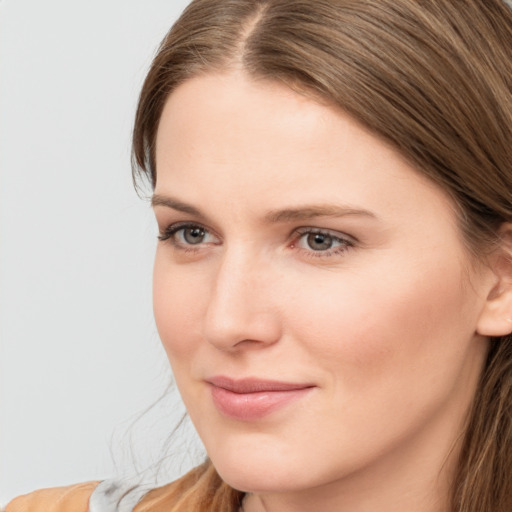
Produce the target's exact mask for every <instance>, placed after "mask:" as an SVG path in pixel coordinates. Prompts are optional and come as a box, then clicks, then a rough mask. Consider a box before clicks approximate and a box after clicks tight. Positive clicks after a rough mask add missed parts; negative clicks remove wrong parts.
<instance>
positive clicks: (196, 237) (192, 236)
mask: <svg viewBox="0 0 512 512" xmlns="http://www.w3.org/2000/svg"><path fill="white" fill-rule="evenodd" d="M183 236H184V238H185V240H186V241H187V243H189V244H200V243H201V242H202V241H203V238H204V229H202V228H187V229H185V232H184V233H183Z"/></svg>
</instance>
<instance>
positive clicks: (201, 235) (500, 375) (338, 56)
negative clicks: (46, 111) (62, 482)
mask: <svg viewBox="0 0 512 512" xmlns="http://www.w3.org/2000/svg"><path fill="white" fill-rule="evenodd" d="M511 93H512V12H511V10H510V7H509V6H508V5H507V4H506V3H504V2H503V1H502V0H490V1H489V0H486V1H483V0H467V1H465V2H451V1H449V0H429V1H428V2H427V1H421V2H410V1H407V0H393V1H391V0H379V1H378V2H377V1H376V2H368V1H363V0H352V1H350V0H336V1H335V0H315V1H307V2H305V1H304V2H303V1H291V0H261V1H254V0H196V1H194V2H192V3H191V4H190V6H189V7H188V9H187V10H186V11H185V12H184V13H183V15H182V17H181V18H180V20H178V22H177V23H176V24H175V26H174V27H173V28H172V29H171V31H170V32H169V34H168V35H167V37H166V38H165V40H164V42H163V43H162V46H161V48H160V50H159V52H158V55H157V56H156V58H155V60H154V62H153V65H152V67H151V70H150V72H149V74H148V77H147V79H146V82H145V84H144V87H143V90H142V93H141V98H140V102H139V107H138V111H137V116H136V121H135V129H134V139H133V149H134V164H135V169H136V175H137V177H139V178H141V177H148V178H149V180H150V182H151V185H152V187H153V192H154V193H153V198H152V204H153V207H154V211H155V215H156V219H157V223H158V226H159V232H160V234H159V243H158V247H157V252H156V259H155V269H154V309H155V318H156V322H157V327H158V330H159V333H160V336H161V339H162V343H163V345H164V347H165V349H166V351H167V354H168V357H169V360H170V363H171V366H172V369H173V373H174V375H175V378H176V382H177V384H178V387H179V389H180V392H181V395H182V397H183V399H184V402H185V405H186V406H187V410H188V412H189V414H190V416H191V419H192V421H193V423H194V425H195V427H196V429H197V431H198V433H199V435H200V436H201V438H202V441H203V443H204V445H205V447H206V451H207V453H208V456H209V459H208V460H207V461H206V462H205V463H204V464H203V465H202V466H200V467H198V468H196V469H194V470H193V471H192V472H190V473H188V474H187V475H185V476H184V477H183V478H181V479H180V480H178V481H177V482H174V483H172V484H169V485H168V486H165V487H162V488H160V489H156V490H153V491H151V492H149V493H148V494H147V495H145V496H144V497H143V498H142V500H141V501H140V502H139V504H138V505H136V506H135V508H134V510H135V511H136V512H143V511H149V510H151V511H160V510H161V511H164V510H165V511H167V512H171V511H178V510H180V511H183V510H189V511H201V512H202V511H206V510H215V511H217V510H222V511H224V510H226V511H237V510H242V511H245V512H259V511H271V512H274V511H277V512H285V511H286V512H288V511H294V512H299V511H304V510H322V511H331V510H332V511H341V510H347V511H348V510H350V511H351V512H366V511H370V510H372V511H373V510H380V511H381V512H385V511H388V510H389V511H391V510H392V511H397V510H404V511H406V510H407V511H411V510H414V511H415V512H434V511H435V512H448V511H450V512H454V511H457V512H474V511H479V512H481V511H485V512H505V511H510V510H511V508H512V475H511V471H512V470H511V469H510V468H511V467H512V464H511V460H510V455H509V453H510V451H509V447H510V444H511V442H512V422H511V419H512V418H511V413H510V411H511V401H512V393H511V385H512V368H511V365H512V338H511V336H510V334H511V332H512V168H511V165H512V164H511V162H512V144H511V140H512V94H511ZM91 493H92V496H91ZM117 494H119V493H117ZM117 494H116V485H115V484H112V483H110V482H106V483H102V484H100V485H99V486H98V487H95V484H85V485H82V486H78V487H72V488H67V489H63V490H62V489H61V490H56V491H41V492H39V493H34V494H32V495H29V496H27V497H23V498H19V499H18V500H15V501H14V502H13V503H12V504H11V505H10V506H8V507H7V511H8V512H17V511H20V510H31V511H33V510H36V511H37V510H45V511H46V510H54V511H59V510H70V511H75V510H76V511H82V510H86V509H87V506H88V504H89V505H90V510H91V512H96V511H99V510H116V508H118V509H119V510H132V509H133V506H134V503H131V504H129V503H128V501H129V500H128V501H127V500H124V501H123V499H117ZM113 497H114V498H113ZM138 499H139V497H138V496H137V498H136V500H138ZM123 507H124V508H123Z"/></svg>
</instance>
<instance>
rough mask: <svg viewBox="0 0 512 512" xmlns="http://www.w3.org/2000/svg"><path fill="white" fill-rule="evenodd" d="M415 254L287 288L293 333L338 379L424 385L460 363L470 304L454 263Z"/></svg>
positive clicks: (368, 384) (351, 383) (371, 386)
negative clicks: (414, 255) (297, 287)
mask: <svg viewBox="0 0 512 512" xmlns="http://www.w3.org/2000/svg"><path fill="white" fill-rule="evenodd" d="M412 261H414V260H412ZM416 261H418V264H415V265H411V259H410V258H407V259H404V261H394V264H391V262H385V261H383V265H382V266H379V267H375V268H372V267H371V266H367V267H366V268H365V272H364V273H363V272H358V271H349V272H345V273H344V275H343V276H341V275H335V274H334V275H333V276H329V278H328V279H326V280H325V281H322V282H321V283H318V282H317V283H316V286H315V285H314V283H313V282H311V283H309V286H308V283H307V282H304V276H303V282H302V286H301V288H300V289H296V290H294V291H293V292H292V293H290V294H289V296H292V297H294V300H293V302H292V303H291V307H290V311H291V312H292V313H291V317H292V320H291V321H289V322H288V324H289V325H292V326H294V327H293V329H294V331H293V337H294V338H296V339H297V340H301V343H302V345H303V347H304V348H305V349H306V350H307V352H308V354H309V356H310V358H311V360H312V361H316V363H317V364H321V365H322V366H324V367H326V368H329V370H330V373H331V375H332V378H333V379H335V380H336V379H337V380H339V381H340V382H341V384H340V382H338V385H343V386H346V387H347V388H353V389H354V390H357V392H358V393H360V392H361V391H362V390H365V389H367V390H368V392H370V390H371V392H374V391H375V389H376V388H379V389H380V390H385V389H386V388H387V389H391V388H393V391H394V392H395V391H396V389H398V388H400V386H406V387H408V388H409V389H411V390H414V389H416V390H417V391H418V392H423V391H422V388H423V387H424V386H432V383H433V382H437V383H438V384H439V386H440V387H441V383H443V382H444V384H446V379H447V378H450V377H449V376H447V375H446V370H447V369H448V368H452V369H456V368H454V367H456V366H457V365H462V364H463V363H464V351H467V350H469V349H470V341H471V339H472V335H473V332H474V330H473V327H472V316H475V312H476V309H475V302H474V301H472V300H471V298H470V297H471V294H469V293H468V292H467V291H465V290H464V286H463V276H462V272H461V268H460V265H459V264H458V261H457V260H453V261H451V262H450V261H446V258H445V259H444V260H443V261H441V260H440V261H436V260H435V259H432V258H429V260H428V261H427V260H425V261H423V262H422V261H421V260H420V259H418V260H416ZM386 263H387V264H386ZM425 275H428V279H426V278H425ZM304 290H316V291H315V292H314V293H311V292H308V293H304ZM443 372H445V373H443ZM377 393H378V394H379V395H380V394H381V393H380V392H379V391H377Z"/></svg>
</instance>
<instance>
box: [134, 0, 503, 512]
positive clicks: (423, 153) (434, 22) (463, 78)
mask: <svg viewBox="0 0 512 512" xmlns="http://www.w3.org/2000/svg"><path fill="white" fill-rule="evenodd" d="M234 67H242V68H243V69H244V71H245V72H246V73H248V74H249V75H250V76H253V77H255V78H258V79H266V80H271V81H279V82H281V83H283V84H286V85H287V86H289V87H292V88H294V89H295V90H298V91H300V92H302V93H304V94H312V95H313V96H314V97H317V98H321V99H322V100H323V101H328V102H330V103H331V104H333V105H336V106H338V107H341V108H342V109H343V110H344V111H345V112H347V113H349V114H350V115H351V116H353V117H354V118H355V119H357V120H359V121H360V122H361V123H362V124H363V125H365V126H366V127H367V128H368V129H370V130H371V131H372V132H373V133H375V134H376V135H378V136H379V137H382V138H383V139H385V140H386V141H388V142H389V143H391V144H392V145H393V146H394V147H395V148H396V149H397V150H398V151H400V152H401V153H402V155H404V156H405V157H406V158H408V159H409V161H410V162H411V163H412V164H413V165H414V166H415V167H416V168H417V169H418V171H419V172H422V173H424V174H425V175H427V176H428V177H429V178H430V179H432V180H433V181H434V182H436V183H437V184H438V185H439V186H441V187H442V188H443V189H444V190H445V191H447V192H448V193H449V194H450V195H451V197H452V198H453V201H454V204H455V205H456V206H457V208H458V213H459V219H460V225H461V230H462V232H463V233H464V238H465V241H466V243H467V246H468V248H469V249H470V250H471V251H472V252H473V253H474V254H475V255H477V256H478V255H479V256H482V255H483V254H485V253H487V252H488V251H489V250H490V249H491V248H492V247H493V246H494V244H496V243H497V242H498V241H499V236H498V228H499V226H500V225H502V224H503V223H505V222H511V221H512V10H511V9H510V6H509V5H507V4H506V3H505V2H504V1H503V0H460V1H453V0H415V1H412V0H194V1H193V2H192V3H191V4H190V5H189V7H188V8H187V9H186V10H185V11H184V13H183V14H182V16H181V18H180V19H179V20H178V21H177V23H176V24H175V25H174V26H173V27H172V29H171V30H170V32H169V33H168V34H167V36H166V37H165V39H164V41H163V42H162V44H161V47H160V49H159V51H158V54H157V56H156V57H155V59H154V61H153V64H152V66H151V69H150V71H149V73H148V76H147V78H146V81H145V83H144V86H143V89H142V93H141V96H140V101H139V106H138V110H137V115H136V121H135V128H134V135H133V162H134V176H135V178H139V177H141V176H147V177H148V178H149V180H150V183H151V184H152V185H153V186H154V185H155V183H156V180H157V179H158V177H157V170H156V166H155V139H156V132H157V130H158V123H159V120H160V116H161V113H162V109H163V106H164V103H165V101H166V99H167V98H168V96H169V94H171V93H172V91H173V90H174V89H175V88H176V87H177V86H178V85H179V84H181V83H183V82H185V81H186V80H188V79H189V78H191V77H194V76H197V75H199V74H201V73H208V72H212V71H225V70H229V69H230V68H234ZM462 435H463V436H464V438H463V446H462V450H461V454H460V460H459V465H458V468H457V472H456V476H455V481H454V482H453V496H452V504H451V507H452V510H453V511H454V512H475V511H478V512H510V511H511V510H512V337H511V336H506V337H503V338H496V339H493V340H492V343H491V349H490V351H489V355H488V360H487V363H486V367H485V369H484V372H483V374H482V377H481V382H480V385H479V388H478V390H477V393H476V396H475V400H474V404H473V407H472V409H471V411H469V413H468V420H467V424H466V425H465V431H464V432H463V433H462ZM192 491H193V492H192ZM175 492H176V500H175V503H176V506H175V507H174V508H171V510H170V511H169V512H171V511H172V510H178V509H179V510H180V511H184V510H190V511H199V510H201V512H203V511H205V510H220V509H222V510H229V509H233V510H236V506H237V505H236V504H237V503H239V500H240V498H241V495H242V494H241V493H240V492H239V491H236V490H233V489H231V488H230V487H229V486H227V485H226V484H225V483H223V482H222V481H221V480H220V478H219V477H218V475H217V474H216V472H215V470H214V468H213V467H212V465H211V463H208V462H207V463H206V464H205V465H203V466H202V467H200V468H198V469H197V470H196V472H195V473H193V474H190V476H189V477H188V479H186V480H185V481H184V484H183V485H181V486H179V487H176V490H175ZM212 500H213V501H212ZM220 504H222V506H221V507H220V508H219V506H220Z"/></svg>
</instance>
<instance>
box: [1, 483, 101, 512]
mask: <svg viewBox="0 0 512 512" xmlns="http://www.w3.org/2000/svg"><path fill="white" fill-rule="evenodd" d="M97 485H98V482H87V483H83V484H77V485H70V486H68V487H55V488H53V489H41V490H39V491H35V492H32V493H30V494H26V495H24V496H19V497H18V498H15V499H14V500H12V501H11V502H10V503H9V504H8V505H7V507H6V508H5V512H87V510H88V508H89V497H90V496H91V494H92V492H93V491H94V489H95V488H96V486H97Z"/></svg>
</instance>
